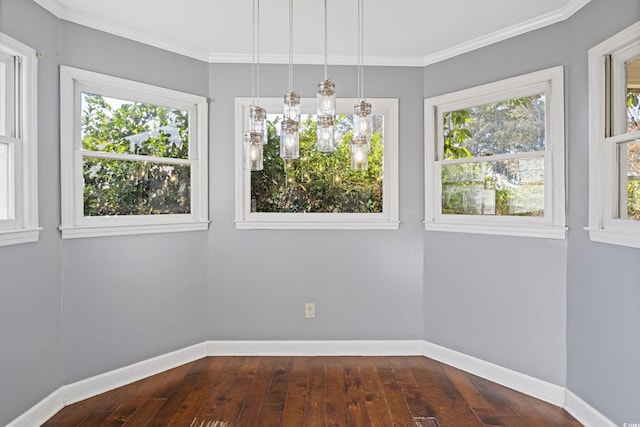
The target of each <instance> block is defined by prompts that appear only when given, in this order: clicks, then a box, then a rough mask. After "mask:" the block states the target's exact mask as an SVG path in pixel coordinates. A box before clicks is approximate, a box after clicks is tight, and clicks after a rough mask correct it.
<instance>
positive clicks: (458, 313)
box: [424, 25, 568, 386]
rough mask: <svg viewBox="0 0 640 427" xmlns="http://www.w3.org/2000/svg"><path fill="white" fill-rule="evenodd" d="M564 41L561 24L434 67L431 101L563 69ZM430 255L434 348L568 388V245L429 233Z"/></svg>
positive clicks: (427, 301) (428, 309) (429, 318)
mask: <svg viewBox="0 0 640 427" xmlns="http://www.w3.org/2000/svg"><path fill="white" fill-rule="evenodd" d="M566 37H567V29H566V26H564V25H554V26H550V27H546V28H544V29H542V30H540V31H535V32H532V33H527V34H525V35H522V36H520V37H516V38H513V39H509V40H507V41H504V42H502V43H498V44H494V45H491V46H488V47H485V48H483V49H479V50H476V51H473V52H470V53H468V54H466V55H460V56H457V57H455V58H452V59H450V60H448V61H444V62H440V63H438V64H434V65H430V66H428V67H426V68H425V70H424V78H425V80H424V94H425V97H431V96H436V95H441V94H443V93H447V92H451V91H456V90H461V89H465V88H468V87H473V86H476V85H480V84H484V83H489V82H492V81H496V80H500V79H505V78H508V77H513V76H517V75H521V74H525V73H529V72H532V71H537V70H541V69H544V68H549V67H553V66H557V65H566V46H564V45H563V44H562V43H558V40H565V39H566ZM565 72H566V69H565ZM565 81H566V75H565ZM565 101H566V103H567V104H568V102H567V100H565ZM424 248H425V250H424V252H425V258H424V287H425V288H424V295H425V298H424V314H425V315H424V337H425V339H426V340H427V341H430V342H433V343H436V344H439V345H442V346H444V347H447V348H451V349H454V350H458V351H460V352H462V353H465V354H469V355H472V356H475V357H479V358H480V359H483V360H487V361H490V362H493V363H496V364H498V365H501V366H504V367H507V368H511V369H514V370H516V371H519V372H523V373H525V374H529V375H532V376H534V377H537V378H540V379H543V380H546V381H549V382H552V383H554V384H557V385H561V386H564V385H565V384H566V356H565V355H566V327H565V325H566V303H567V300H566V289H565V283H566V259H567V242H566V241H565V240H546V239H537V238H521V237H501V236H483V235H470V234H462V233H439V232H427V233H426V234H425V235H424ZM461 267H463V268H461Z"/></svg>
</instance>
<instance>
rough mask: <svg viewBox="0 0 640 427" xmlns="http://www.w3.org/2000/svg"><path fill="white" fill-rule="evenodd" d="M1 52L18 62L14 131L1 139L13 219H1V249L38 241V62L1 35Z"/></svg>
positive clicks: (29, 51) (28, 50)
mask: <svg viewBox="0 0 640 427" xmlns="http://www.w3.org/2000/svg"><path fill="white" fill-rule="evenodd" d="M0 51H2V52H3V53H5V54H7V55H10V56H15V57H17V58H18V60H19V61H20V69H19V78H18V80H19V82H20V84H19V87H18V88H16V98H17V103H16V114H17V118H16V128H17V134H16V135H13V137H9V136H7V137H3V136H0V141H2V143H4V144H7V145H8V146H9V150H8V152H9V170H10V171H11V172H12V173H11V174H10V177H9V202H10V203H11V204H12V206H11V209H10V210H11V211H12V214H13V215H12V217H13V218H12V219H9V220H0V246H8V245H15V244H20V243H30V242H37V241H38V238H39V235H40V230H41V229H42V228H40V227H39V226H38V94H37V88H38V63H37V55H36V51H35V50H34V49H32V48H30V47H29V46H27V45H25V44H23V43H21V42H19V41H17V40H15V39H13V38H11V37H9V36H8V35H6V34H3V33H0Z"/></svg>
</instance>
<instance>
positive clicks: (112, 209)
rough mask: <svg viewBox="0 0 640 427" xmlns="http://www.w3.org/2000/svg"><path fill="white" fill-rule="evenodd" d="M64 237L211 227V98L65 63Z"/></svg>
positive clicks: (62, 141)
mask: <svg viewBox="0 0 640 427" xmlns="http://www.w3.org/2000/svg"><path fill="white" fill-rule="evenodd" d="M60 92H61V93H60V101H61V107H60V108H61V138H60V145H61V170H62V226H61V227H60V229H61V230H62V237H63V238H79V237H93V236H108V235H122V234H142V233H160V232H172V231H192V230H206V229H207V228H208V220H207V191H208V190H207V179H208V178H207V100H206V98H204V97H201V96H195V95H191V94H186V93H182V92H177V91H173V90H169V89H164V88H159V87H155V86H150V85H147V84H143V83H137V82H132V81H129V80H124V79H120V78H115V77H110V76H105V75H103V74H97V73H93V72H89V71H84V70H79V69H75V68H71V67H66V66H62V67H61V69H60Z"/></svg>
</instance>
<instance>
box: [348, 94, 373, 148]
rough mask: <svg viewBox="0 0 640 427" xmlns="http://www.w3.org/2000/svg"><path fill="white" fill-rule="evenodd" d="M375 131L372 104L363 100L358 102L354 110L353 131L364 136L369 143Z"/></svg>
mask: <svg viewBox="0 0 640 427" xmlns="http://www.w3.org/2000/svg"><path fill="white" fill-rule="evenodd" d="M372 131H373V116H372V115H371V104H369V103H368V102H367V101H362V102H360V103H359V104H356V106H355V108H354V111H353V133H354V135H356V136H364V137H365V138H366V139H367V143H369V142H370V141H371V133H372Z"/></svg>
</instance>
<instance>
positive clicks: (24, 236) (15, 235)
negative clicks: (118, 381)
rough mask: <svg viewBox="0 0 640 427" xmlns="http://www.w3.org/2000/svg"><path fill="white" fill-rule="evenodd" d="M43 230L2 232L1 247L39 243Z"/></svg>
mask: <svg viewBox="0 0 640 427" xmlns="http://www.w3.org/2000/svg"><path fill="white" fill-rule="evenodd" d="M40 230H42V228H25V229H21V230H6V231H0V246H10V245H19V244H22V243H33V242H37V241H38V238H39V237H40Z"/></svg>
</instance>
